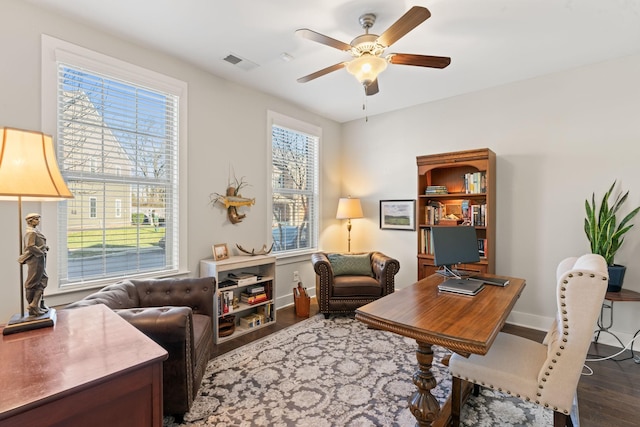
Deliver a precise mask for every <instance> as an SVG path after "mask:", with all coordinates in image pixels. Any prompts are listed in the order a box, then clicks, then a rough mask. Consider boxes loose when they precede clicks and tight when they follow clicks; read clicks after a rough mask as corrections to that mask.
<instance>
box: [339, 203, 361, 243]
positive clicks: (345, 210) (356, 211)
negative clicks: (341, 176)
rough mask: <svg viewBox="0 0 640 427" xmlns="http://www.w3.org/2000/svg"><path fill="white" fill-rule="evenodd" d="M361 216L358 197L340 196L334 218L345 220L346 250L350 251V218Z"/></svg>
mask: <svg viewBox="0 0 640 427" xmlns="http://www.w3.org/2000/svg"><path fill="white" fill-rule="evenodd" d="M363 217H364V215H363V214H362V205H361V204H360V199H352V198H351V196H349V197H342V198H340V201H338V212H337V213H336V219H346V220H347V232H348V236H349V237H348V239H347V252H351V220H352V219H356V218H363Z"/></svg>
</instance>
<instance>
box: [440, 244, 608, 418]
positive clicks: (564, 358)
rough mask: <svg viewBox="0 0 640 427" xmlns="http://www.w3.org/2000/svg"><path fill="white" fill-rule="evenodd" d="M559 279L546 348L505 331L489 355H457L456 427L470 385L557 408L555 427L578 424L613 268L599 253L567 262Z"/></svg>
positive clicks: (452, 367) (453, 369) (454, 386)
mask: <svg viewBox="0 0 640 427" xmlns="http://www.w3.org/2000/svg"><path fill="white" fill-rule="evenodd" d="M556 277H557V280H558V284H557V289H556V293H557V295H556V302H557V306H558V313H557V315H556V320H555V321H554V323H553V325H552V327H551V329H550V330H549V332H548V333H547V335H546V337H545V339H544V341H543V343H542V344H540V343H538V342H535V341H531V340H528V339H525V338H521V337H518V336H515V335H510V334H505V333H502V332H501V333H499V334H498V336H497V337H496V340H495V341H494V343H493V345H492V346H491V348H490V349H489V352H488V353H487V354H486V355H484V356H480V355H471V356H469V357H468V358H465V357H463V356H460V355H458V354H454V355H452V356H451V360H450V362H449V369H450V371H451V374H452V375H453V384H452V409H451V411H452V419H453V423H452V425H453V426H454V427H456V426H458V424H459V421H460V407H461V397H462V396H461V395H462V389H463V385H465V383H466V382H472V383H474V384H477V385H480V386H484V387H489V388H491V389H494V390H498V391H501V392H504V393H507V394H510V395H512V396H515V397H518V398H520V399H522V400H526V401H531V402H534V403H536V404H538V405H542V406H544V407H546V408H549V409H552V410H553V411H554V417H553V419H554V426H555V427H561V426H562V427H564V426H573V425H574V424H573V422H572V418H573V419H575V420H576V422H577V421H578V406H577V395H576V389H577V387H578V381H579V380H580V374H581V372H582V367H583V364H584V361H585V358H586V355H587V351H588V349H589V345H590V343H591V340H592V338H593V331H594V325H595V324H596V320H597V318H598V315H599V314H600V307H601V306H602V301H603V298H604V295H605V293H606V291H607V282H608V273H607V264H606V262H605V261H604V258H602V257H601V256H600V255H594V254H588V255H583V256H581V257H580V258H567V259H565V260H563V261H562V262H561V263H560V264H559V265H558V269H557V272H556Z"/></svg>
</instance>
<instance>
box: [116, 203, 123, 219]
mask: <svg viewBox="0 0 640 427" xmlns="http://www.w3.org/2000/svg"><path fill="white" fill-rule="evenodd" d="M115 213H116V218H121V217H122V200H120V199H116V210H115Z"/></svg>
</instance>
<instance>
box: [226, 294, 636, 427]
mask: <svg viewBox="0 0 640 427" xmlns="http://www.w3.org/2000/svg"><path fill="white" fill-rule="evenodd" d="M317 313H318V304H317V302H316V300H315V298H312V299H311V310H310V315H311V316H314V315H316V314H317ZM276 318H277V321H276V324H275V325H272V326H269V327H266V328H263V329H260V330H257V331H255V332H253V333H250V334H246V335H243V336H241V337H238V338H237V339H234V340H231V341H227V342H225V343H222V344H220V345H218V346H216V348H215V350H214V357H215V356H218V355H221V354H224V353H226V352H228V351H231V350H233V349H235V348H238V347H240V346H242V345H245V344H247V343H250V342H252V341H255V340H257V339H259V338H262V337H264V336H267V335H269V334H272V333H273V332H275V331H277V330H280V329H284V328H286V327H288V326H291V325H293V324H294V323H297V322H300V321H302V320H304V319H303V318H298V317H297V316H296V315H295V310H294V308H293V306H289V307H285V308H282V309H280V310H278V313H277V317H276ZM504 332H508V333H512V334H515V335H520V336H523V337H526V338H529V339H532V340H536V341H542V339H543V338H544V335H545V334H544V332H542V331H537V330H533V329H528V328H523V327H520V326H514V325H506V326H505V328H504ZM636 348H640V343H638V345H637V346H636ZM619 350H620V349H618V348H616V347H610V346H607V345H602V344H591V348H590V350H589V356H588V357H587V358H588V359H596V358H599V357H605V356H609V355H611V354H614V353H617V352H618V351H619ZM638 354H640V353H638V352H636V355H638ZM616 360H618V361H614V360H605V361H601V362H587V365H588V366H589V367H590V368H591V369H592V370H593V375H590V376H586V375H583V376H582V378H581V379H580V382H579V383H578V402H579V411H580V426H581V427H637V426H640V409H639V408H640V364H636V363H635V362H634V361H633V360H632V359H631V358H630V352H629V351H626V352H625V353H624V354H622V355H620V356H618V357H617V358H616ZM586 371H587V370H586V369H585V372H586Z"/></svg>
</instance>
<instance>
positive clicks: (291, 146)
mask: <svg viewBox="0 0 640 427" xmlns="http://www.w3.org/2000/svg"><path fill="white" fill-rule="evenodd" d="M318 143H319V138H318V137H316V136H313V135H307V134H304V133H301V132H297V131H294V130H290V129H287V128H284V127H280V126H276V125H274V126H273V127H272V136H271V149H272V177H271V178H272V182H271V185H272V199H273V200H272V210H273V223H272V237H273V242H274V251H275V252H276V253H277V252H287V251H296V250H304V249H310V248H312V247H314V246H315V233H314V232H313V230H314V227H315V225H316V223H317V220H316V206H315V205H316V203H317V168H318V164H317V162H318Z"/></svg>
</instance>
